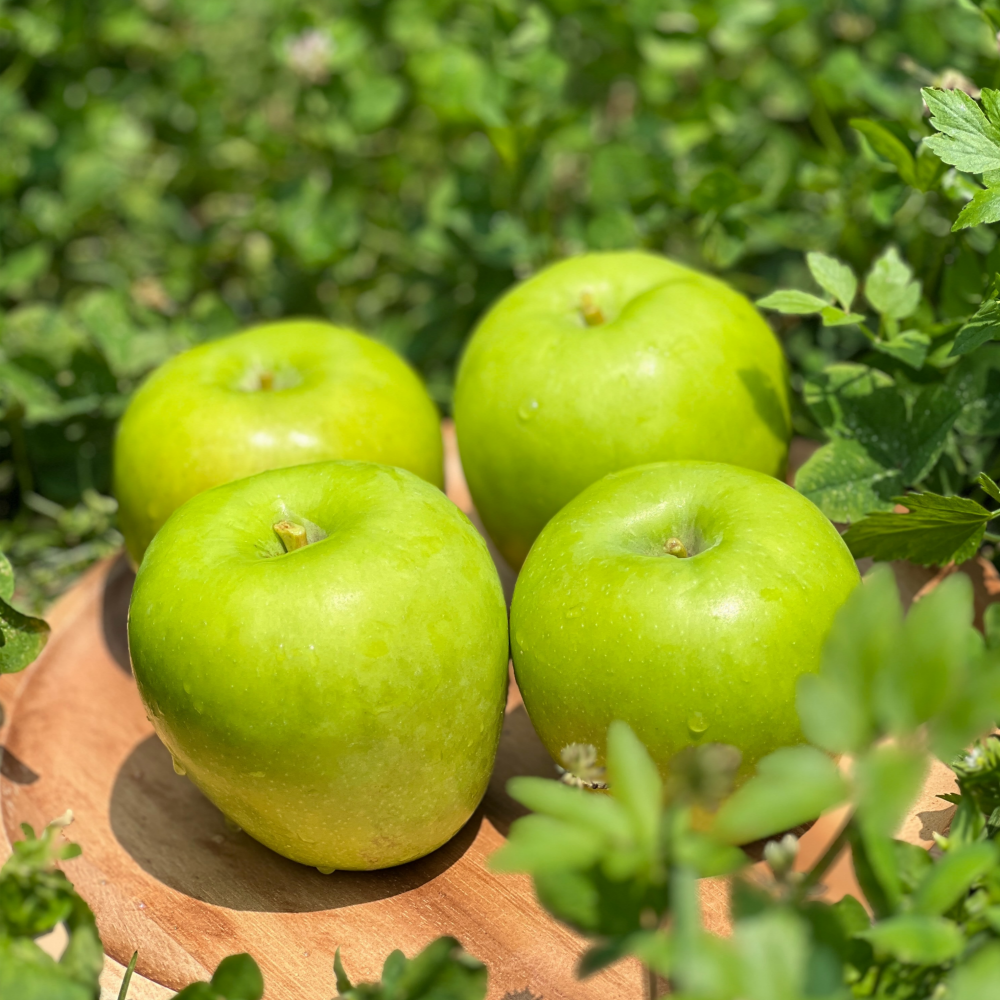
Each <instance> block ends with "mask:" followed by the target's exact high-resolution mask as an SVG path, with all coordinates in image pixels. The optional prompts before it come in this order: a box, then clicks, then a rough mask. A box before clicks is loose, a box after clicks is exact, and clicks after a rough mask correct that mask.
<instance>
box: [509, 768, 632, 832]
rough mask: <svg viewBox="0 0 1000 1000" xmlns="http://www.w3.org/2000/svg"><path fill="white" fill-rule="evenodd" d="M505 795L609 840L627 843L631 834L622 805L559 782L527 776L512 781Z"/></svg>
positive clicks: (535, 810) (534, 809)
mask: <svg viewBox="0 0 1000 1000" xmlns="http://www.w3.org/2000/svg"><path fill="white" fill-rule="evenodd" d="M507 792H508V793H509V794H510V796H511V798H513V799H514V800H515V801H517V802H520V803H521V805H523V806H527V808H528V809H530V810H531V811H532V812H535V813H542V814H544V815H546V816H550V817H552V818H553V819H557V820H562V821H563V822H566V823H571V824H574V825H578V826H582V827H586V828H588V829H590V830H592V831H593V832H594V833H598V834H600V835H601V836H604V837H607V838H609V839H611V840H615V839H617V840H627V839H628V838H629V837H630V836H631V834H632V828H631V823H630V822H629V817H628V815H627V814H626V813H625V810H624V809H623V808H622V805H621V803H619V802H618V801H617V800H615V799H613V798H611V797H609V796H607V795H591V794H589V793H588V792H586V791H584V790H583V789H582V788H571V787H570V786H568V785H564V784H563V783H562V782H561V781H553V780H551V779H549V778H535V777H529V776H522V777H517V778H511V779H510V781H508V782H507Z"/></svg>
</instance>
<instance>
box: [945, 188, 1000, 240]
mask: <svg viewBox="0 0 1000 1000" xmlns="http://www.w3.org/2000/svg"><path fill="white" fill-rule="evenodd" d="M997 221H1000V187H987V188H981V189H980V190H979V191H977V192H976V193H975V194H974V195H973V196H972V200H971V201H969V202H967V203H966V205H965V207H964V208H963V209H962V211H961V212H959V213H958V218H957V219H955V222H954V224H953V225H952V227H951V231H952V232H953V233H957V232H958V231H959V230H960V229H969V228H970V227H972V226H983V225H988V224H989V223H991V222H997Z"/></svg>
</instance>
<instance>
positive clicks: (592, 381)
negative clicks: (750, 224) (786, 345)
mask: <svg viewBox="0 0 1000 1000" xmlns="http://www.w3.org/2000/svg"><path fill="white" fill-rule="evenodd" d="M454 410H455V423H456V427H457V431H458V444H459V449H460V451H461V455H462V464H463V467H464V469H465V475H466V478H467V479H468V483H469V488H470V490H471V492H472V498H473V500H474V501H475V504H476V509H477V510H478V511H479V514H480V515H481V517H482V519H483V524H484V525H485V526H486V529H487V530H488V531H489V533H490V535H491V536H492V538H493V539H494V541H495V542H496V543H497V547H498V548H499V549H500V551H501V552H502V553H503V555H504V557H505V558H506V559H507V561H508V562H509V563H510V564H511V565H512V566H514V567H515V568H516V567H518V566H520V565H521V563H522V562H523V561H524V557H525V556H526V555H527V553H528V548H529V547H530V545H531V543H532V541H534V539H535V537H536V536H537V535H538V532H539V531H541V529H542V527H543V526H544V525H545V523H546V522H547V521H548V520H549V518H550V517H552V515H553V514H555V512H556V511H557V510H559V509H560V508H561V507H562V506H563V505H564V504H566V503H567V502H568V501H569V500H571V499H572V498H573V497H574V496H576V495H577V493H579V492H580V490H582V489H583V488H584V487H585V486H588V485H589V484H590V483H592V482H595V481H596V480H598V479H600V478H601V477H602V476H604V475H606V474H607V473H609V472H613V471H615V470H616V469H625V468H628V467H629V466H632V465H640V464H643V463H646V462H655V461H663V460H668V459H704V460H711V461H717V462H728V463H731V464H733V465H740V466H745V467H746V468H750V469H757V470H759V471H760V472H765V473H767V474H769V475H780V474H781V473H782V471H783V469H784V465H785V460H786V457H787V451H788V438H789V434H790V421H789V402H788V392H787V388H786V373H785V362H784V358H783V356H782V352H781V347H780V345H779V344H778V341H777V340H776V339H775V337H774V335H773V334H772V332H771V330H770V328H769V327H768V326H767V324H766V323H765V322H764V320H763V319H762V318H761V317H760V315H759V314H758V313H757V311H756V310H755V309H754V307H753V306H752V305H751V304H750V303H749V302H748V301H747V300H746V299H745V298H744V297H743V296H742V295H740V294H739V293H737V292H735V291H733V290H732V289H731V288H729V287H728V286H727V285H725V284H723V283H722V282H721V281H717V280H716V279H714V278H710V277H707V276H706V275H703V274H700V273H698V272H697V271H692V270H691V269H689V268H686V267H682V266H681V265H680V264H677V263H674V262H673V261H670V260H667V259H666V258H664V257H658V256H656V255H654V254H649V253H639V252H621V253H594V254H587V255H584V256H580V257H573V258H571V259H569V260H564V261H562V262H560V263H558V264H555V265H553V266H552V267H549V268H548V269H546V270H544V271H542V272H541V273H540V274H537V275H535V276H534V277H533V278H531V279H529V280H528V281H525V282H524V283H523V284H520V285H518V286H516V287H515V288H514V289H513V290H512V291H510V292H508V293H507V294H506V295H505V296H504V297H503V298H502V299H501V300H500V301H499V302H498V303H497V304H496V305H495V306H494V307H493V308H492V309H491V310H490V311H489V313H487V315H486V316H485V318H484V319H483V320H482V322H481V323H480V324H479V326H478V328H477V329H476V331H475V333H474V334H473V336H472V339H471V341H470V343H469V346H468V349H467V350H466V352H465V356H464V358H463V359H462V363H461V367H460V369H459V373H458V381H457V384H456V388H455V407H454Z"/></svg>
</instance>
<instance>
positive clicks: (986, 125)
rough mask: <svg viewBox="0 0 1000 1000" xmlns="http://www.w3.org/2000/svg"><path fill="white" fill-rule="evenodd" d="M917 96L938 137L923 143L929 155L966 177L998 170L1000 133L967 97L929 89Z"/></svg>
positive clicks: (958, 91)
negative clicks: (954, 168)
mask: <svg viewBox="0 0 1000 1000" xmlns="http://www.w3.org/2000/svg"><path fill="white" fill-rule="evenodd" d="M987 93H988V91H986V90H984V91H983V92H982V94H983V96H985V95H986V94H987ZM921 94H922V95H923V98H924V103H925V104H926V105H927V107H928V108H929V109H930V112H931V119H930V121H931V125H933V126H934V128H936V129H937V130H938V132H939V133H941V134H940V135H934V136H930V137H929V138H927V139H925V140H924V142H925V143H926V145H927V146H928V147H929V148H930V149H931V151H932V152H934V153H936V154H937V156H939V157H940V158H941V159H942V160H943V161H944V162H945V163H950V164H951V165H952V166H953V167H957V168H958V169H959V170H963V171H965V172H966V173H969V174H981V173H983V172H985V171H988V170H998V169H1000V129H998V128H997V125H996V123H995V122H992V121H990V120H989V119H987V117H986V115H985V114H983V111H982V109H981V108H980V106H979V105H978V104H977V103H976V102H975V101H974V100H973V99H972V98H971V97H969V95H968V94H966V93H964V92H963V91H961V90H958V89H955V90H938V89H936V88H932V87H925V88H924V89H923V90H921Z"/></svg>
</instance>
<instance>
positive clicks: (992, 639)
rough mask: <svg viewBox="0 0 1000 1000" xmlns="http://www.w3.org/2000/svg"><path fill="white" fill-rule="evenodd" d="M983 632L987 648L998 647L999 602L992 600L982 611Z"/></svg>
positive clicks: (999, 632) (999, 645) (999, 644)
mask: <svg viewBox="0 0 1000 1000" xmlns="http://www.w3.org/2000/svg"><path fill="white" fill-rule="evenodd" d="M983 632H984V633H985V635H986V646H987V648H988V649H997V648H998V647H1000V602H998V601H994V602H993V603H992V604H990V605H988V606H987V608H986V610H985V611H984V612H983Z"/></svg>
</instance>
